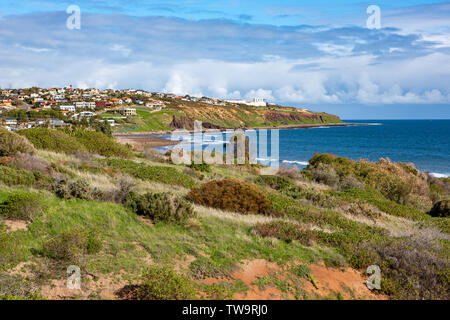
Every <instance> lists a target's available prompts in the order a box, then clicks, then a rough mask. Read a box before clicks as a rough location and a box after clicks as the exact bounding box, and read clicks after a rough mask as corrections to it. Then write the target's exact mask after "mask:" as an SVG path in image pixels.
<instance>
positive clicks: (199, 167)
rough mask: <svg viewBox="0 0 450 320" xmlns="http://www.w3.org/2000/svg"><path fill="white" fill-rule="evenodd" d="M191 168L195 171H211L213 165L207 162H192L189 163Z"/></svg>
mask: <svg viewBox="0 0 450 320" xmlns="http://www.w3.org/2000/svg"><path fill="white" fill-rule="evenodd" d="M189 168H191V169H192V170H195V171H200V172H211V166H210V165H209V164H207V163H206V162H202V163H191V165H189Z"/></svg>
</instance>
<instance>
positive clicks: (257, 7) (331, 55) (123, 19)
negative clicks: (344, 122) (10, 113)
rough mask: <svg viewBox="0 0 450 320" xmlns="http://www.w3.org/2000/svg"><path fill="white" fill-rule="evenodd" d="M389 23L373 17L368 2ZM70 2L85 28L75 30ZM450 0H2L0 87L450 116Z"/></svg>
mask: <svg viewBox="0 0 450 320" xmlns="http://www.w3.org/2000/svg"><path fill="white" fill-rule="evenodd" d="M373 4H374V5H378V6H379V7H380V9H381V27H382V28H381V29H378V30H373V29H372V30H370V29H368V28H367V27H366V20H367V18H368V17H369V15H368V14H367V13H366V9H367V7H368V6H369V5H373ZM69 5H77V6H79V7H80V9H81V29H80V30H69V29H67V27H66V20H67V18H68V17H69V14H67V13H66V9H67V7H68V6H69ZM449 21H450V2H448V1H446V2H442V1H426V0H421V1H419V0H412V1H405V0H397V1H385V0H382V1H381V0H378V1H374V2H364V1H361V0H344V1H329V0H328V1H325V0H316V1H293V0H281V1H269V0H244V1H242V0H241V1H237V0H228V1H225V0H214V1H213V0H179V1H161V0H159V1H153V0H142V1H137V0H128V1H122V0H108V1H106V0H95V1H94V0H72V1H53V0H40V1H37V0H14V1H12V0H2V1H1V4H0V26H1V27H0V87H25V86H33V85H38V86H42V87H52V86H64V85H68V84H72V85H74V86H78V87H94V86H95V87H101V88H117V89H121V88H142V89H146V90H151V91H165V92H173V93H176V94H191V95H206V96H212V97H218V98H244V99H250V98H252V97H262V98H266V99H267V100H269V101H272V102H276V103H280V104H284V105H292V106H298V107H306V108H309V109H313V110H323V111H328V112H333V113H336V114H338V115H340V116H342V117H343V118H347V119H356V118H367V119H369V118H371V119H376V118H378V119H381V118H450V24H449Z"/></svg>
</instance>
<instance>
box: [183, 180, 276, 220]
mask: <svg viewBox="0 0 450 320" xmlns="http://www.w3.org/2000/svg"><path fill="white" fill-rule="evenodd" d="M188 198H189V199H190V200H192V201H193V202H195V203H198V204H200V205H204V206H208V207H213V208H219V209H224V210H229V211H236V212H241V213H244V214H250V213H252V214H270V212H271V209H272V206H271V204H270V202H269V200H268V199H267V196H266V195H265V193H264V192H263V191H262V190H260V189H259V188H258V186H256V185H254V184H251V183H248V182H244V181H241V180H237V179H224V180H214V181H210V182H207V183H204V184H202V185H200V186H197V187H194V188H192V189H191V191H190V192H189V194H188Z"/></svg>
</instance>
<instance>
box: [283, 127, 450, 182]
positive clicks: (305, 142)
mask: <svg viewBox="0 0 450 320" xmlns="http://www.w3.org/2000/svg"><path fill="white" fill-rule="evenodd" d="M345 122H353V123H366V124H368V125H364V126H352V127H323V128H322V127H320V128H314V129H293V130H292V129H291V130H280V151H279V154H280V160H281V161H284V162H285V163H286V162H287V161H295V162H292V163H297V164H299V165H305V164H306V163H305V162H307V161H308V160H309V159H310V158H311V157H312V155H313V154H314V153H315V152H318V153H332V154H336V155H339V156H344V157H349V158H351V159H354V160H357V159H361V158H363V159H369V160H372V161H377V160H379V159H380V158H382V157H383V158H389V159H391V160H392V161H396V162H397V161H402V162H412V163H414V165H416V167H417V168H418V169H420V170H422V171H428V172H430V173H435V174H438V175H445V176H448V175H450V120H379V121H361V120H354V121H352V120H347V121H345Z"/></svg>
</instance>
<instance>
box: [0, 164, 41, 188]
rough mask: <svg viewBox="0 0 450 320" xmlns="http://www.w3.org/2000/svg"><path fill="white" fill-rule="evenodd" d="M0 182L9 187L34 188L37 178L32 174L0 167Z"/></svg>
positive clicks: (8, 167) (12, 168) (13, 168)
mask: <svg viewBox="0 0 450 320" xmlns="http://www.w3.org/2000/svg"><path fill="white" fill-rule="evenodd" d="M0 181H1V182H3V183H4V184H6V185H8V186H16V185H24V186H32V185H34V184H35V183H36V178H35V175H34V174H33V173H32V172H29V171H26V170H19V169H16V168H15V167H13V166H11V167H10V166H1V165H0Z"/></svg>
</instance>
